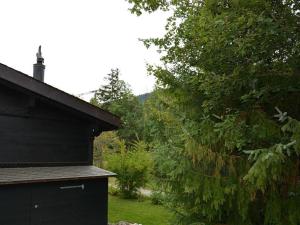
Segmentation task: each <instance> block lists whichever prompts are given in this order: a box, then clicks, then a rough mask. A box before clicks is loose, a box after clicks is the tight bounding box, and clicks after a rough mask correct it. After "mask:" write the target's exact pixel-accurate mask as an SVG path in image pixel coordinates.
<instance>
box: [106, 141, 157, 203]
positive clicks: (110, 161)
mask: <svg viewBox="0 0 300 225" xmlns="http://www.w3.org/2000/svg"><path fill="white" fill-rule="evenodd" d="M146 148H147V146H146V144H145V143H144V142H142V141H138V142H135V143H134V144H133V145H132V147H131V148H129V149H128V148H126V145H125V142H124V141H121V142H120V152H116V153H110V154H107V155H106V161H107V169H109V170H111V171H113V172H115V173H116V174H117V180H116V185H117V188H118V189H119V192H120V194H121V195H122V197H124V198H136V197H137V196H138V189H139V188H141V187H143V186H144V185H145V184H146V183H147V181H148V177H149V172H150V170H151V167H152V159H151V155H150V153H148V152H147V151H146Z"/></svg>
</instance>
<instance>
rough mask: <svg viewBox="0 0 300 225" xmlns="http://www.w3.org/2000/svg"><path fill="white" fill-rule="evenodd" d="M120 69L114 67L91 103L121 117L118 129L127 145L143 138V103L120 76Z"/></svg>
mask: <svg viewBox="0 0 300 225" xmlns="http://www.w3.org/2000/svg"><path fill="white" fill-rule="evenodd" d="M119 75H120V71H119V69H112V70H111V73H109V74H108V75H107V76H106V77H105V84H104V85H102V86H101V87H100V88H99V90H98V91H97V92H96V93H95V95H94V97H93V98H92V99H91V101H90V102H91V103H92V104H94V105H97V106H99V107H101V108H103V109H106V110H108V111H110V112H112V113H114V114H116V115H117V116H119V117H120V118H121V121H122V127H121V129H119V130H118V131H117V134H118V136H119V137H120V138H121V139H124V140H125V142H126V144H127V145H131V144H132V143H133V142H134V141H136V140H138V139H139V138H141V137H140V136H139V134H140V133H141V132H142V131H141V130H142V105H141V103H140V101H139V99H138V98H137V97H136V96H134V95H133V93H132V91H131V90H130V88H129V86H128V85H127V84H126V83H125V82H124V81H123V80H121V79H120V78H119Z"/></svg>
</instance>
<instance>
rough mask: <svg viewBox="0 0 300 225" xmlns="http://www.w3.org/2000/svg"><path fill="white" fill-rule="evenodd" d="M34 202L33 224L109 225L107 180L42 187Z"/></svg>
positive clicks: (37, 188)
mask: <svg viewBox="0 0 300 225" xmlns="http://www.w3.org/2000/svg"><path fill="white" fill-rule="evenodd" d="M82 185H84V186H82ZM76 186H78V187H76ZM69 187H70V189H69ZM81 187H84V189H83V188H81ZM64 188H65V189H64ZM32 203H33V211H32V215H31V220H32V223H31V225H41V224H43V225H83V224H84V225H107V179H102V180H95V181H88V182H87V181H82V182H64V183H57V184H56V183H52V184H48V185H41V186H38V187H35V188H34V189H33V192H32Z"/></svg>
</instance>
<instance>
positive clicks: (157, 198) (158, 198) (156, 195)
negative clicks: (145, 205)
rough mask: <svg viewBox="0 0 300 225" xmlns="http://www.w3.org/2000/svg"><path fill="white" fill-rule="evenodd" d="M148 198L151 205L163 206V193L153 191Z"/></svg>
mask: <svg viewBox="0 0 300 225" xmlns="http://www.w3.org/2000/svg"><path fill="white" fill-rule="evenodd" d="M150 198H151V203H152V204H153V205H163V204H164V200H165V196H164V193H162V192H161V191H153V192H152V194H151V197H150Z"/></svg>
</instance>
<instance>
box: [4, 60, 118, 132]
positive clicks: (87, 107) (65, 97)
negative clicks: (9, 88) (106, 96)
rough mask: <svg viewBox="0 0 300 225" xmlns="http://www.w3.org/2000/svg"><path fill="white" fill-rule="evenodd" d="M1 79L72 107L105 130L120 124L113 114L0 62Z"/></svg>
mask: <svg viewBox="0 0 300 225" xmlns="http://www.w3.org/2000/svg"><path fill="white" fill-rule="evenodd" d="M1 80H2V81H5V82H8V83H10V84H13V85H16V86H18V87H20V88H21V89H25V90H27V91H30V92H32V93H34V94H35V95H38V96H41V97H44V98H46V99H48V100H50V101H53V102H55V103H58V104H61V105H63V106H65V107H67V108H70V109H73V110H75V111H77V112H79V113H81V114H84V115H85V116H88V117H90V118H92V119H95V120H96V121H98V122H100V123H105V124H106V130H113V129H116V128H118V127H119V126H120V123H121V121H120V118H119V117H117V116H115V115H114V114H112V113H110V112H108V111H105V110H103V109H101V108H98V107H96V106H94V105H92V104H89V103H87V102H85V101H83V100H81V99H80V98H77V97H75V96H73V95H70V94H68V93H66V92H64V91H61V90H59V89H57V88H55V87H52V86H50V85H48V84H46V83H44V82H41V81H39V80H36V79H34V78H33V77H31V76H28V75H26V74H24V73H22V72H20V71H17V70H15V69H13V68H10V67H8V66H6V65H3V64H1V63H0V81H1Z"/></svg>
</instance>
